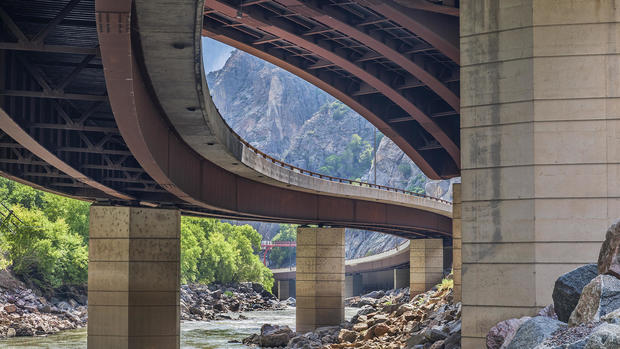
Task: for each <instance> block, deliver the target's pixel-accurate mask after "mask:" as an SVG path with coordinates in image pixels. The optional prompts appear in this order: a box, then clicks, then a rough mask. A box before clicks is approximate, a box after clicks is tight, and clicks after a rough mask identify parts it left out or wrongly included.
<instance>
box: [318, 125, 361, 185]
mask: <svg viewBox="0 0 620 349" xmlns="http://www.w3.org/2000/svg"><path fill="white" fill-rule="evenodd" d="M371 162H372V146H371V145H370V144H369V143H368V142H367V141H364V140H362V137H360V136H359V135H357V134H354V135H353V136H351V141H350V142H349V144H347V146H346V147H345V149H344V150H343V151H342V152H340V153H338V154H334V155H330V156H328V157H327V159H325V165H323V166H322V167H321V168H319V172H321V173H324V174H327V175H330V176H335V177H341V178H347V179H357V178H359V177H361V176H362V175H363V174H365V173H366V172H367V171H368V169H369V168H370V164H371Z"/></svg>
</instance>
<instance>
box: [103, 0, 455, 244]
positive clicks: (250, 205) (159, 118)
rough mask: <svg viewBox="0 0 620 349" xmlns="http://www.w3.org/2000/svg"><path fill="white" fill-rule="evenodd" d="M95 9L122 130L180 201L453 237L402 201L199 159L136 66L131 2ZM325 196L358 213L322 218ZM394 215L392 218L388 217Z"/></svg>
mask: <svg viewBox="0 0 620 349" xmlns="http://www.w3.org/2000/svg"><path fill="white" fill-rule="evenodd" d="M96 12H97V22H98V28H99V33H98V34H99V42H100V48H101V55H102V60H103V64H104V67H105V76H106V82H107V86H108V93H109V99H110V103H111V106H112V109H113V111H114V116H115V118H116V120H117V123H118V127H119V130H120V132H121V135H122V136H123V138H124V139H125V141H126V142H127V145H128V147H129V149H130V150H131V151H132V153H133V154H134V156H135V158H136V159H137V160H138V162H139V163H140V164H141V165H142V167H143V168H144V169H145V171H146V172H147V173H148V174H149V175H150V176H151V177H152V178H153V179H154V180H155V181H156V182H158V183H159V184H160V186H162V187H163V188H165V189H166V190H168V191H169V192H171V193H173V194H174V195H176V196H177V197H179V198H180V199H182V200H184V201H186V202H188V203H190V204H192V205H196V206H198V207H202V208H204V209H209V210H217V211H219V212H223V213H226V212H228V213H231V214H233V215H234V214H241V215H244V216H247V217H255V218H257V219H269V218H274V219H277V220H280V221H287V220H290V221H299V220H303V221H307V222H314V223H317V224H319V223H329V224H335V225H340V226H353V227H369V228H371V229H373V228H375V227H377V229H378V230H387V231H390V230H392V231H401V232H410V233H411V234H412V235H413V237H415V236H419V235H420V234H421V235H425V234H429V233H430V232H433V233H436V234H441V235H444V236H446V237H449V236H451V220H450V218H448V217H444V216H442V215H439V214H435V213H432V212H427V211H421V210H418V209H414V208H405V210H406V211H409V212H408V214H407V216H408V217H414V216H416V217H419V218H420V219H416V220H411V219H406V222H403V221H402V218H404V216H402V215H401V214H399V213H398V212H400V211H402V209H403V208H402V207H399V206H395V205H388V204H383V203H377V202H368V201H361V200H354V199H342V198H332V197H330V196H326V195H319V194H310V193H305V192H300V191H295V190H290V189H284V188H280V187H275V186H271V185H267V184H264V183H259V182H254V181H251V180H248V179H246V178H242V177H240V176H238V175H235V174H233V173H230V172H227V171H225V170H223V169H221V168H219V167H217V166H216V165H214V164H213V163H211V162H210V161H208V160H206V159H204V158H201V157H200V156H198V155H197V154H196V153H195V152H194V151H193V149H191V148H190V147H189V146H188V145H187V144H186V143H184V142H183V141H181V140H180V139H179V138H178V137H177V135H176V133H175V132H174V130H172V129H171V128H170V126H169V123H168V122H167V120H166V118H165V116H164V115H162V114H161V112H160V109H159V108H157V106H156V105H157V104H156V101H153V100H152V96H153V94H152V93H150V91H149V90H148V88H147V86H146V83H145V77H144V76H143V75H142V74H143V71H144V69H142V68H141V67H140V65H139V59H141V58H140V56H139V55H138V52H136V51H135V50H133V47H132V38H131V36H132V34H131V30H130V27H131V26H130V13H131V0H127V1H117V0H97V2H96ZM324 200H327V201H330V200H338V202H342V200H345V201H347V202H350V204H352V205H353V207H354V210H353V212H351V211H350V210H340V211H335V212H334V211H332V212H330V216H329V217H322V216H321V211H320V210H319V202H324ZM358 207H360V211H357V208H358ZM368 210H371V211H375V212H383V214H382V215H381V216H379V217H376V218H377V220H372V219H370V220H369V219H368V218H367V217H363V219H362V217H361V215H362V214H363V213H366V212H368ZM392 210H394V211H393V212H396V213H397V215H396V216H395V217H392V214H391V213H389V214H388V213H387V212H392ZM328 218H329V219H328ZM391 218H394V219H395V221H394V222H391V221H390V219H391ZM403 223H404V224H403ZM373 230H374V229H373Z"/></svg>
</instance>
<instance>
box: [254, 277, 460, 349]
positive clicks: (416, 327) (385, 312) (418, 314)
mask: <svg viewBox="0 0 620 349" xmlns="http://www.w3.org/2000/svg"><path fill="white" fill-rule="evenodd" d="M452 292H453V291H452V283H451V282H450V281H446V282H444V283H443V284H441V285H438V286H437V287H435V288H434V289H433V290H431V291H428V292H426V293H422V294H419V295H416V296H415V297H413V299H411V300H409V299H408V297H405V295H404V294H405V293H404V290H401V291H399V292H388V294H387V295H386V294H385V292H382V291H378V292H375V293H370V294H368V295H365V296H362V297H356V298H355V299H351V300H349V302H348V303H349V304H351V303H355V304H361V303H364V304H363V305H362V306H361V308H360V309H359V310H358V312H357V314H356V315H354V316H353V317H352V318H351V320H350V321H345V322H343V323H342V324H340V325H339V326H330V327H322V328H319V329H317V330H316V331H314V332H308V333H295V332H294V331H293V330H292V329H291V328H289V327H288V326H272V325H267V324H266V325H263V326H262V327H261V332H260V334H253V335H252V336H250V337H247V338H246V339H244V343H245V344H246V345H249V346H251V347H256V346H263V347H265V346H276V347H286V348H313V349H318V348H321V349H341V348H353V347H363V348H366V349H387V348H389V349H400V348H416V349H417V348H432V349H439V348H441V349H459V348H460V339H461V303H460V302H459V303H456V304H454V302H453V295H452Z"/></svg>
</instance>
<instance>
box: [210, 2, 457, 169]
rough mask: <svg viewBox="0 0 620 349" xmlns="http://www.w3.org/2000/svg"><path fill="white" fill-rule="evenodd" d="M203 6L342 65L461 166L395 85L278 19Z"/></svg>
mask: <svg viewBox="0 0 620 349" xmlns="http://www.w3.org/2000/svg"><path fill="white" fill-rule="evenodd" d="M205 6H207V7H208V8H211V9H213V10H215V11H217V12H219V13H222V14H224V15H225V16H227V17H229V18H233V19H235V21H238V22H239V23H243V24H244V25H247V26H249V27H253V28H258V29H260V30H262V31H264V32H267V33H269V34H271V35H274V36H276V37H279V38H282V39H284V40H286V41H288V42H291V43H293V44H295V45H298V46H299V47H302V48H304V49H306V50H308V51H310V52H312V53H314V54H316V55H318V56H321V57H323V58H324V59H325V60H327V61H329V62H332V63H334V64H335V65H337V66H339V67H341V68H342V69H344V70H345V71H348V72H350V73H351V74H353V75H354V76H356V77H358V78H360V79H361V80H362V81H364V82H366V83H367V84H368V85H370V86H372V87H373V88H375V89H376V90H377V91H379V92H381V93H382V94H383V95H384V96H386V97H387V98H389V99H390V100H392V101H393V102H394V103H395V104H396V105H398V106H400V107H401V108H402V109H403V110H405V111H406V112H407V113H408V114H409V115H411V116H412V118H414V119H415V120H416V121H418V123H419V124H420V125H421V126H422V127H423V128H424V129H425V130H426V131H427V132H428V133H429V134H431V135H432V136H433V137H434V138H435V139H437V141H438V142H439V143H440V144H441V145H442V147H443V148H444V149H445V151H446V152H447V153H448V154H449V155H450V157H451V158H452V160H453V161H454V162H455V164H456V166H457V167H459V168H460V166H461V165H460V164H461V155H460V149H459V147H458V145H457V144H456V142H455V141H454V140H453V139H452V138H450V136H449V135H448V134H447V133H446V132H445V131H444V130H443V129H442V128H441V127H440V126H439V125H437V123H436V122H435V121H434V120H433V119H432V118H431V117H430V116H428V115H427V114H426V113H425V112H424V111H422V110H420V109H419V108H418V107H417V106H416V105H415V104H414V103H413V102H412V101H411V100H409V99H408V98H407V97H405V96H404V95H403V94H401V93H400V92H399V91H398V90H397V89H396V88H394V87H393V86H391V85H390V84H389V83H387V82H386V81H384V80H383V79H381V78H380V77H379V76H377V75H375V74H373V73H371V72H370V71H368V70H366V69H365V68H363V67H361V66H359V65H358V64H356V63H355V62H352V61H350V60H349V59H348V58H346V57H344V56H342V55H340V54H339V53H336V52H334V51H332V50H330V49H329V48H328V47H327V46H326V45H321V44H320V43H317V42H314V41H312V40H309V39H308V38H305V37H303V36H301V35H298V34H297V33H295V32H294V31H292V30H291V29H290V28H287V25H286V23H283V22H280V21H279V19H278V18H269V19H268V18H265V17H264V16H263V15H262V14H261V13H258V12H256V11H252V9H247V8H246V9H245V12H243V16H241V18H238V16H237V13H238V8H235V7H233V6H231V5H229V4H226V3H223V2H220V1H217V0H206V1H205Z"/></svg>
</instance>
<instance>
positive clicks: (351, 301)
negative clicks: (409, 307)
mask: <svg viewBox="0 0 620 349" xmlns="http://www.w3.org/2000/svg"><path fill="white" fill-rule="evenodd" d="M406 302H409V287H406V288H399V289H395V290H389V291H387V292H386V291H383V290H380V291H372V292H370V293H367V294H365V295H363V296H357V297H349V298H346V299H345V300H344V305H345V306H346V307H352V308H361V307H363V306H365V305H371V306H374V307H376V306H378V305H381V304H386V303H406Z"/></svg>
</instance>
